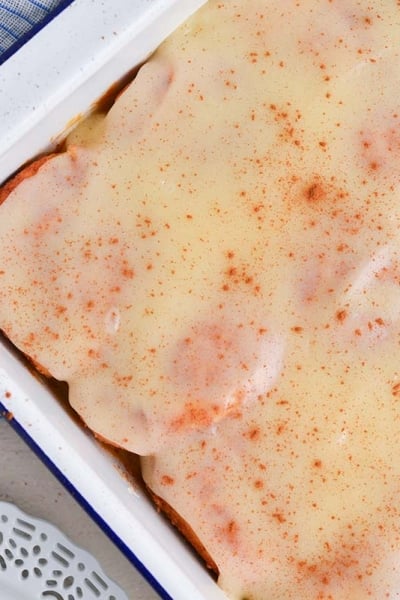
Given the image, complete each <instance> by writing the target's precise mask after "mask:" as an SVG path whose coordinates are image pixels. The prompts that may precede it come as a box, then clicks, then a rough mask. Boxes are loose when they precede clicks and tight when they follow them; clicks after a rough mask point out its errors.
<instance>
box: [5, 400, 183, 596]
mask: <svg viewBox="0 0 400 600" xmlns="http://www.w3.org/2000/svg"><path fill="white" fill-rule="evenodd" d="M8 413H9V411H8V409H7V407H6V406H4V404H2V403H1V402H0V418H2V417H4V419H5V421H7V422H8V424H9V425H10V426H11V427H12V428H13V429H14V431H15V432H16V433H17V434H18V435H19V437H20V438H21V439H22V440H23V441H24V442H25V443H26V444H27V445H28V446H29V447H30V448H31V450H33V452H34V453H35V454H36V456H37V457H38V458H39V459H40V460H41V461H42V463H43V464H44V465H45V466H46V467H47V468H48V469H49V471H51V472H52V473H53V475H54V476H55V477H56V478H57V479H58V481H59V482H60V483H61V484H62V485H63V486H64V488H65V489H66V490H67V491H68V492H69V493H70V494H71V496H72V497H73V498H74V499H75V500H76V501H77V502H78V503H79V504H80V506H81V507H82V508H83V509H84V510H85V512H86V513H87V514H88V515H89V517H90V518H91V519H93V521H95V523H97V525H98V526H99V527H100V528H101V529H102V531H103V532H104V533H105V534H106V535H107V537H108V538H109V539H110V540H111V541H112V542H113V543H114V544H115V545H116V546H117V548H118V549H119V550H120V551H121V552H122V554H123V555H124V556H125V557H126V558H127V559H128V560H129V561H130V562H131V563H132V565H133V566H134V567H135V568H136V569H137V571H138V572H139V573H140V574H141V575H142V576H143V577H144V579H145V580H146V581H147V583H149V584H150V585H151V587H152V588H153V589H154V591H155V592H156V593H157V594H158V595H159V596H160V598H161V599H162V600H173V598H172V596H170V595H169V594H168V592H167V591H166V590H165V589H164V588H163V587H162V585H161V584H160V582H159V581H158V580H157V579H156V578H155V577H154V576H153V575H152V573H151V572H150V571H149V570H148V569H147V568H146V567H145V565H144V564H143V563H142V561H141V560H139V558H138V557H137V556H136V554H135V553H134V552H132V550H131V549H130V548H129V547H128V546H127V545H126V544H125V543H124V542H123V541H122V540H121V538H120V537H119V536H118V535H117V534H116V533H115V531H113V529H112V528H111V527H110V526H109V525H108V524H107V523H106V521H105V520H104V519H103V518H102V517H101V516H100V515H99V513H98V512H97V511H95V510H94V508H93V506H92V505H91V504H90V503H89V502H88V501H87V500H86V498H85V497H84V496H83V495H82V494H81V493H80V492H79V490H78V489H77V488H76V487H75V486H74V485H73V484H72V483H71V481H70V480H69V479H68V478H67V477H66V476H65V475H64V474H63V473H62V471H61V470H60V469H59V468H58V467H57V465H56V464H55V463H54V462H53V461H52V460H51V459H50V458H49V457H48V456H47V454H46V453H45V452H44V451H43V449H42V448H41V447H40V446H39V445H38V444H37V443H36V442H35V440H34V439H33V438H32V437H31V436H30V435H29V433H28V432H27V431H26V429H24V428H23V427H22V425H21V424H20V423H19V422H18V421H17V420H16V419H15V417H12V418H10V419H8V418H7V414H8Z"/></svg>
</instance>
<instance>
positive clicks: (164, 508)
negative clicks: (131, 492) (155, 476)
mask: <svg viewBox="0 0 400 600" xmlns="http://www.w3.org/2000/svg"><path fill="white" fill-rule="evenodd" d="M144 484H145V486H146V490H147V493H148V494H149V496H150V498H151V499H152V500H153V502H154V504H155V505H156V507H157V510H158V511H159V512H160V513H162V514H164V515H165V516H166V517H167V518H168V520H169V521H170V522H171V523H172V525H174V527H176V529H177V530H178V531H179V532H180V533H181V534H182V535H183V537H184V538H185V539H186V540H187V542H188V543H189V544H190V545H191V546H192V547H193V548H194V550H195V551H196V552H197V554H198V555H199V556H200V557H201V558H202V559H203V561H204V563H205V565H206V567H207V568H208V569H210V571H212V572H213V573H214V575H215V576H216V577H218V574H219V569H218V566H217V564H216V563H215V561H214V560H213V558H212V556H211V555H210V553H209V552H208V550H207V549H206V547H205V546H204V544H203V543H202V542H201V541H200V539H199V537H198V536H197V535H196V533H195V532H194V531H193V529H192V528H191V526H190V525H189V523H188V522H187V521H185V519H184V518H183V517H182V516H181V515H180V514H179V513H178V512H177V511H176V510H175V509H174V508H172V506H171V505H170V504H168V502H166V501H165V500H164V499H163V498H161V497H160V496H158V495H157V494H156V493H155V492H153V490H152V489H151V488H150V487H149V486H148V484H147V483H146V482H144Z"/></svg>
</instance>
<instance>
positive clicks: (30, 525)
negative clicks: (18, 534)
mask: <svg viewBox="0 0 400 600" xmlns="http://www.w3.org/2000/svg"><path fill="white" fill-rule="evenodd" d="M17 523H18V525H21V527H24V528H25V529H29V530H30V531H35V529H36V527H35V525H34V524H33V523H29V521H24V520H23V519H17Z"/></svg>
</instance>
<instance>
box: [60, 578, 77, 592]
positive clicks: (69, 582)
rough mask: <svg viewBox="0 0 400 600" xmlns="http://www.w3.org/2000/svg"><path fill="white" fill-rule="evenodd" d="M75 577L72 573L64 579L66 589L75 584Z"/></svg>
mask: <svg viewBox="0 0 400 600" xmlns="http://www.w3.org/2000/svg"><path fill="white" fill-rule="evenodd" d="M74 581H75V580H74V578H73V576H72V575H68V577H66V578H65V579H64V581H63V588H64V590H67V589H68V588H70V587H71V586H72V585H73V584H74Z"/></svg>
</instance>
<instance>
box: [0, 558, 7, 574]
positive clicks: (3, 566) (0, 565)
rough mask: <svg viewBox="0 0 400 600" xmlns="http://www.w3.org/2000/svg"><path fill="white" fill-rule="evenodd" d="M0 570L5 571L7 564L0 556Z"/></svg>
mask: <svg viewBox="0 0 400 600" xmlns="http://www.w3.org/2000/svg"><path fill="white" fill-rule="evenodd" d="M0 569H1V570H2V571H5V570H6V569H7V564H6V561H5V560H4V558H3V557H2V555H1V554H0Z"/></svg>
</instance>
